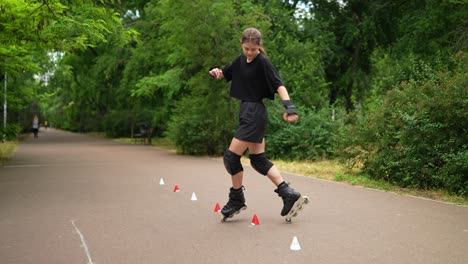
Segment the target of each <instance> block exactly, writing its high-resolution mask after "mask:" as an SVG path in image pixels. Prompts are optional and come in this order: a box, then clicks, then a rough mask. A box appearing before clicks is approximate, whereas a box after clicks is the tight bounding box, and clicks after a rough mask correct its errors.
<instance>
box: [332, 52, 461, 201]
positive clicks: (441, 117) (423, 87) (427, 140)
mask: <svg viewBox="0 0 468 264" xmlns="http://www.w3.org/2000/svg"><path fill="white" fill-rule="evenodd" d="M457 65H458V66H457V68H456V70H455V71H454V72H453V73H451V72H448V71H444V72H437V71H432V77H431V78H425V79H424V80H419V81H418V80H411V81H409V82H404V83H402V84H401V85H400V86H398V87H395V88H394V89H393V90H391V91H389V92H388V93H387V95H386V96H385V97H384V98H383V100H382V102H381V104H379V105H377V106H376V107H375V108H373V109H371V110H370V111H369V113H368V114H367V115H366V116H361V117H358V118H357V122H356V124H355V125H353V126H350V127H348V128H347V131H346V133H345V134H344V135H345V137H343V141H342V142H341V143H342V149H343V153H345V154H346V155H348V156H347V158H350V159H351V160H354V161H355V162H359V163H362V164H363V165H364V170H365V171H366V172H368V173H369V174H370V175H372V176H373V177H375V178H381V179H385V180H387V181H390V182H393V183H396V184H399V185H401V186H415V187H419V188H445V189H448V190H450V191H452V192H454V193H457V194H462V195H466V194H467V191H468V190H467V189H466V187H467V186H468V185H467V182H468V176H467V175H468V174H466V170H467V166H466V165H467V163H466V160H464V158H465V157H466V151H467V145H466V142H468V137H467V133H466V128H467V127H468V112H467V111H466V109H468V100H467V98H468V97H467V90H466V87H467V84H468V83H467V80H468V79H467V74H466V72H467V71H466V59H464V58H462V59H461V61H460V62H459V63H458V64H457ZM429 72H430V71H429V70H427V71H425V73H426V74H428V73H429Z"/></svg>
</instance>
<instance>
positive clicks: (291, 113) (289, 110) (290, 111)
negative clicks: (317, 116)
mask: <svg viewBox="0 0 468 264" xmlns="http://www.w3.org/2000/svg"><path fill="white" fill-rule="evenodd" d="M277 92H278V94H279V97H280V98H281V102H282V103H283V106H284V108H285V111H284V113H283V119H284V121H286V122H288V123H291V122H297V121H298V120H299V116H298V115H297V113H296V107H295V106H294V105H293V104H292V102H291V99H290V98H289V93H288V90H287V89H286V87H284V86H280V87H278V90H277Z"/></svg>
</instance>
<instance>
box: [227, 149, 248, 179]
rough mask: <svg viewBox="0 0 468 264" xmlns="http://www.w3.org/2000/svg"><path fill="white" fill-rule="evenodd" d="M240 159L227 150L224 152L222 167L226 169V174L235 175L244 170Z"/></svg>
mask: <svg viewBox="0 0 468 264" xmlns="http://www.w3.org/2000/svg"><path fill="white" fill-rule="evenodd" d="M240 159H241V156H239V155H237V154H236V153H234V152H232V151H230V150H229V149H228V150H226V152H224V158H223V161H224V167H225V168H226V170H227V172H229V174H231V175H236V174H237V173H239V172H241V171H243V170H244V168H242V164H241V162H240Z"/></svg>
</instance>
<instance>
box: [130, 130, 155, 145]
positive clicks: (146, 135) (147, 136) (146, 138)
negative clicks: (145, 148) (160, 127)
mask: <svg viewBox="0 0 468 264" xmlns="http://www.w3.org/2000/svg"><path fill="white" fill-rule="evenodd" d="M152 135H153V128H152V127H150V128H147V127H144V126H142V127H140V131H139V133H135V134H133V139H134V140H135V143H140V144H148V145H151V136H152Z"/></svg>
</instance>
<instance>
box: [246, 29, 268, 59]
mask: <svg viewBox="0 0 468 264" xmlns="http://www.w3.org/2000/svg"><path fill="white" fill-rule="evenodd" d="M241 43H253V44H256V45H259V46H260V48H259V50H260V52H261V53H263V54H265V55H266V51H265V48H264V47H263V40H262V33H260V31H259V30H258V29H256V28H247V29H245V30H244V32H242V38H241Z"/></svg>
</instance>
